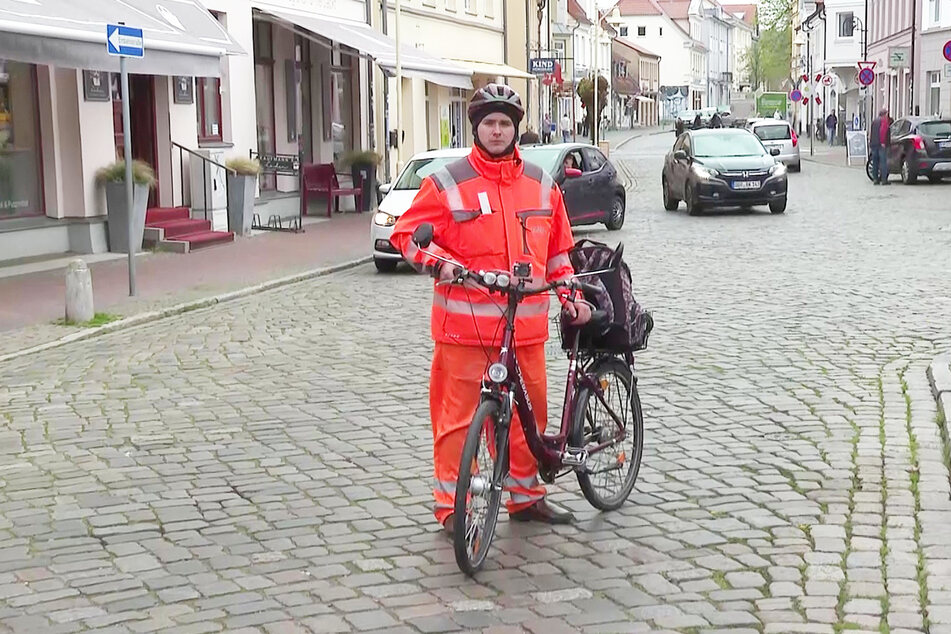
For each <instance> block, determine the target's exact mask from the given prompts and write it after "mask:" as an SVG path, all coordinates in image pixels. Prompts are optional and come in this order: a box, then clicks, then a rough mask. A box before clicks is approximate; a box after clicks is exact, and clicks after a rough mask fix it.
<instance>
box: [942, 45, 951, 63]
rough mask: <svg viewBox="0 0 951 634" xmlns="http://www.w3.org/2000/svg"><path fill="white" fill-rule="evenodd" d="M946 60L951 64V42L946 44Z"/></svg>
mask: <svg viewBox="0 0 951 634" xmlns="http://www.w3.org/2000/svg"><path fill="white" fill-rule="evenodd" d="M944 58H945V59H946V60H948V61H949V62H951V40H949V41H947V42H945V43H944Z"/></svg>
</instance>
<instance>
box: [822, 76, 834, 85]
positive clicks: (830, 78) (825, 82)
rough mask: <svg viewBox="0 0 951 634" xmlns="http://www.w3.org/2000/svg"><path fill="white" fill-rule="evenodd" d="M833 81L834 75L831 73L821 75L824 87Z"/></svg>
mask: <svg viewBox="0 0 951 634" xmlns="http://www.w3.org/2000/svg"><path fill="white" fill-rule="evenodd" d="M834 83H835V77H833V76H832V75H823V76H822V85H823V86H825V87H826V88H829V87H831V86H832V85H833V84H834Z"/></svg>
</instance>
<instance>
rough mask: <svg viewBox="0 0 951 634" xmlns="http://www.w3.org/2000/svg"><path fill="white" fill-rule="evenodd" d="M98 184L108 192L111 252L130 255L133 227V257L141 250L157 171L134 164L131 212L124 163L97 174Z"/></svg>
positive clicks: (146, 164) (101, 170)
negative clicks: (127, 198)
mask: <svg viewBox="0 0 951 634" xmlns="http://www.w3.org/2000/svg"><path fill="white" fill-rule="evenodd" d="M96 183H98V184H100V185H102V186H104V187H105V188H106V213H107V217H108V226H109V250H110V251H112V252H113V253H128V252H129V225H131V226H132V244H133V249H134V251H133V252H134V253H137V252H139V251H141V250H142V237H143V235H144V234H145V210H146V208H147V207H148V205H149V190H150V189H152V188H153V187H155V171H153V170H152V167H151V166H150V165H149V164H148V163H145V162H143V161H138V160H136V161H132V184H133V189H132V209H129V208H128V204H127V201H126V189H125V161H116V162H115V163H111V164H109V165H106V166H105V167H102V168H100V169H99V170H98V171H97V172H96Z"/></svg>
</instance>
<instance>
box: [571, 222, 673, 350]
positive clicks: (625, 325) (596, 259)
mask: <svg viewBox="0 0 951 634" xmlns="http://www.w3.org/2000/svg"><path fill="white" fill-rule="evenodd" d="M623 253H624V245H622V244H618V246H617V248H616V249H612V248H611V247H609V246H608V245H606V244H604V243H603V242H595V241H594V240H587V239H582V240H579V241H578V242H577V243H576V244H575V246H574V247H573V248H572V249H571V250H570V251H569V252H568V258H569V259H570V260H571V265H572V266H573V267H574V269H575V274H576V275H577V274H583V273H594V272H595V271H599V273H598V274H596V275H589V276H584V277H581V278H579V279H580V280H581V281H582V282H584V283H585V284H588V285H589V286H593V287H596V288H597V289H598V291H597V292H596V293H595V292H594V291H593V289H590V290H586V291H585V297H584V298H585V299H586V300H587V301H589V302H591V303H592V304H593V305H594V306H595V308H597V309H598V310H603V311H605V312H606V313H607V314H608V320H607V322H606V323H605V324H604V325H603V326H601V327H600V328H595V327H592V326H588V327H584V328H582V330H581V335H580V339H579V341H578V348H579V349H581V350H599V351H605V352H617V353H621V352H633V351H636V350H643V349H644V348H646V347H647V339H648V336H649V335H650V333H651V330H652V329H653V327H654V320H653V318H652V317H651V315H650V313H648V312H647V311H645V310H644V309H643V308H642V307H641V305H640V304H638V303H637V300H635V299H634V293H633V291H632V289H631V270H630V268H628V266H627V263H626V262H625V261H624V259H623V257H622V256H623ZM570 333H571V331H570V327H569V326H567V325H566V324H565V323H564V322H562V324H561V343H562V347H563V348H564V349H566V350H567V349H569V348H570V347H571V341H572V337H571V336H570Z"/></svg>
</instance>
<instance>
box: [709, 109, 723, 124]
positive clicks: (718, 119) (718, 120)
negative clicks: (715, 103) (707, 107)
mask: <svg viewBox="0 0 951 634" xmlns="http://www.w3.org/2000/svg"><path fill="white" fill-rule="evenodd" d="M710 127H711V128H722V127H723V118H722V117H720V113H719V112H714V113H713V116H712V117H710Z"/></svg>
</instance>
